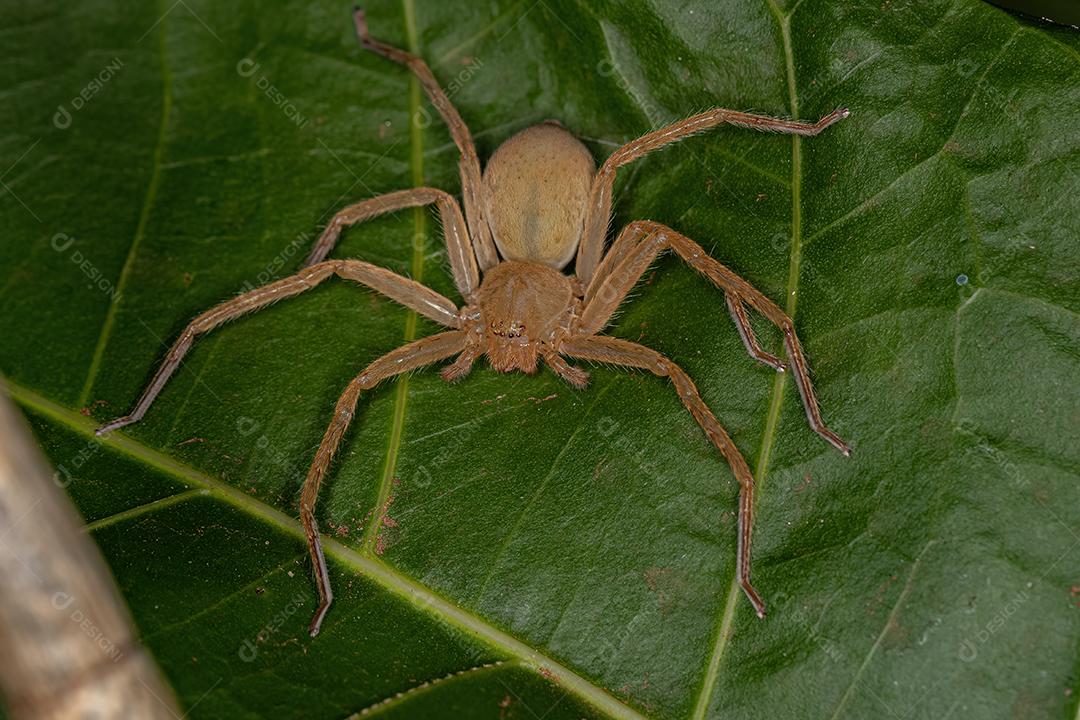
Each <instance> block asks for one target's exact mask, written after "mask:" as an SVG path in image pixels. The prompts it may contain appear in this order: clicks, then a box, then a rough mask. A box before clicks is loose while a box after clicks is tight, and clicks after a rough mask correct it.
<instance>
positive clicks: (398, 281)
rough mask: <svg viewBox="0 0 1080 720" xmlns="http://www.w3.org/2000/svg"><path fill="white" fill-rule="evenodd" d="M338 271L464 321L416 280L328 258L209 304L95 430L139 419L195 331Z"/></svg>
mask: <svg viewBox="0 0 1080 720" xmlns="http://www.w3.org/2000/svg"><path fill="white" fill-rule="evenodd" d="M335 274H336V275H338V276H339V277H342V278H345V279H347V280H354V281H356V282H358V283H361V284H362V285H366V286H368V287H369V288H371V289H372V290H375V291H376V292H379V293H382V294H383V295H386V296H387V297H389V298H390V299H391V300H394V301H396V302H398V303H401V304H402V305H404V306H405V307H407V308H410V309H412V310H415V311H416V312H418V313H420V314H421V315H423V316H425V317H427V318H430V319H432V320H434V321H435V322H437V323H440V324H442V325H446V326H448V327H454V328H456V327H459V326H460V325H461V320H460V318H458V312H457V308H456V307H455V306H454V303H452V302H450V301H449V300H448V299H446V298H445V297H443V296H442V295H440V294H439V293H437V292H435V291H434V290H431V289H430V288H428V287H425V286H424V285H421V284H420V283H418V282H415V281H413V280H409V279H408V278H404V277H402V276H400V275H397V274H396V273H393V272H390V271H389V270H386V269H385V268H381V267H378V266H376V265H372V264H371V263H366V262H362V261H360V260H327V261H326V262H321V263H319V264H317V265H312V266H311V267H309V268H305V269H304V270H301V271H300V272H298V273H297V274H295V275H290V276H289V277H286V278H282V279H281V280H277V281H275V282H272V283H269V284H267V285H263V286H262V287H258V288H255V289H254V290H250V291H248V292H246V293H243V294H242V295H238V296H236V297H235V298H233V299H232V300H228V301H226V302H223V303H221V304H220V305H216V306H214V307H212V308H210V309H209V310H207V311H206V312H204V313H203V314H201V315H199V316H198V317H196V318H195V319H194V320H192V321H191V323H190V324H189V325H188V326H187V327H186V328H185V329H184V332H182V333H181V334H180V337H179V338H178V339H177V341H176V342H175V343H174V344H173V346H172V347H171V348H169V352H168V353H167V354H166V355H165V360H164V361H163V362H162V363H161V367H159V368H158V371H157V372H156V373H155V374H154V377H153V379H152V380H151V381H150V384H149V385H148V386H147V387H146V390H144V391H143V394H142V396H141V397H140V398H139V400H138V402H136V403H135V407H134V408H133V409H132V411H131V413H130V414H128V415H124V416H123V417H119V418H116V419H115V420H112V421H110V422H107V423H105V424H104V425H102V426H101V427H99V428H98V429H97V434H98V435H103V434H105V433H107V432H109V431H111V430H116V429H117V428H121V427H124V426H125V425H130V424H132V423H134V422H138V421H139V420H141V419H142V417H143V415H145V414H146V411H147V410H148V409H149V408H150V405H151V404H152V403H153V402H154V399H155V398H156V397H157V396H158V393H160V392H161V390H162V388H164V387H165V383H167V382H168V381H169V378H170V377H172V374H173V373H174V372H175V371H176V368H178V367H179V366H180V361H181V360H183V358H184V355H186V354H187V352H188V351H189V350H190V349H191V346H192V345H193V344H194V343H195V338H196V337H197V336H199V335H202V334H203V333H207V332H209V331H211V330H213V329H214V328H216V327H217V326H219V325H221V324H223V323H226V322H228V321H229V320H233V319H235V318H238V317H240V316H241V315H244V314H245V313H249V312H252V311H254V310H261V309H262V308H264V307H266V306H267V305H270V304H272V303H275V302H277V301H278V300H282V299H284V298H288V297H293V296H294V295H299V294H300V293H302V292H304V291H305V290H310V289H311V288H313V287H315V286H316V285H318V284H319V283H321V282H322V281H323V280H326V279H327V278H329V277H330V276H332V275H335Z"/></svg>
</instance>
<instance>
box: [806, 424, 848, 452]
mask: <svg viewBox="0 0 1080 720" xmlns="http://www.w3.org/2000/svg"><path fill="white" fill-rule="evenodd" d="M813 429H814V432H816V433H817V434H818V435H820V436H821V437H822V439H823V440H825V442H827V443H829V444H830V445H832V446H833V447H834V448H836V449H837V450H839V451H840V452H841V453H843V454H844V457H851V447H849V446H848V444H847V443H846V442H844V441H843V440H841V439H840V436H839V435H837V434H836V433H834V432H833V431H832V430H830V429H829V428H827V427H825V426H824V425H822V426H820V427H814V428H813Z"/></svg>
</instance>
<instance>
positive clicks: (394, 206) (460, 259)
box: [304, 187, 480, 298]
mask: <svg viewBox="0 0 1080 720" xmlns="http://www.w3.org/2000/svg"><path fill="white" fill-rule="evenodd" d="M432 203H435V204H437V205H438V209H439V216H440V218H441V219H442V225H443V234H444V235H445V237H446V251H447V253H448V254H449V256H450V269H451V270H452V271H453V274H454V284H455V285H456V286H457V289H458V291H459V292H460V293H461V294H462V295H463V296H464V297H466V298H468V297H469V296H470V295H472V293H473V292H475V290H476V288H477V287H479V285H480V276H479V271H478V270H477V268H476V257H475V256H474V255H473V250H472V246H471V245H470V243H469V233H468V231H467V230H466V229H465V218H464V217H462V215H461V208H460V207H458V204H457V201H456V200H454V198H453V196H452V195H450V194H449V193H446V192H443V191H442V190H439V189H437V188H428V187H418V188H411V189H409V190H399V191H397V192H391V193H386V194H385V195H379V196H378V197H373V198H369V199H367V200H363V201H361V202H358V203H356V204H354V205H350V206H348V207H347V208H344V209H343V210H340V211H339V212H338V213H337V214H336V215H334V217H333V218H332V219H331V220H330V222H329V224H327V226H326V229H325V230H323V232H322V235H320V236H319V239H318V241H316V243H315V247H314V248H312V250H311V254H310V255H308V258H307V260H306V261H304V266H305V267H308V266H311V265H314V264H315V263H319V262H322V261H323V260H325V259H326V256H327V255H329V254H330V251H331V250H333V249H334V245H335V244H337V241H338V237H339V236H340V235H341V231H342V230H344V229H345V228H347V227H350V226H352V225H356V224H358V223H362V222H365V221H367V220H370V219H372V218H374V217H377V216H379V215H383V214H386V213H391V212H396V211H397V210H403V209H405V208H411V207H421V206H423V205H431V204H432Z"/></svg>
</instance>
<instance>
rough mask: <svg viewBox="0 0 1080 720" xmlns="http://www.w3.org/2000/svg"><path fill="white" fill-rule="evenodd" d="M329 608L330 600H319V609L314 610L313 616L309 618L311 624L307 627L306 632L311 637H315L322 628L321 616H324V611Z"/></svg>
mask: <svg viewBox="0 0 1080 720" xmlns="http://www.w3.org/2000/svg"><path fill="white" fill-rule="evenodd" d="M329 610H330V601H325V602H320V603H319V609H318V610H316V611H315V616H314V617H312V618H311V625H310V626H309V627H308V633H309V634H310V635H311V637H315V636H316V635H318V634H319V631H320V630H321V629H322V623H323V618H325V617H326V613H327V612H328V611H329Z"/></svg>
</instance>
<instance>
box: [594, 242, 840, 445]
mask: <svg viewBox="0 0 1080 720" xmlns="http://www.w3.org/2000/svg"><path fill="white" fill-rule="evenodd" d="M631 225H636V226H638V229H639V230H641V231H644V232H645V237H644V239H642V240H641V241H640V242H639V243H638V244H637V246H636V247H634V248H633V249H632V250H630V251H628V252H627V253H626V254H625V256H624V257H623V259H622V260H621V261H620V262H619V264H618V265H617V266H616V267H613V268H610V270H609V272H608V274H607V275H606V276H604V277H597V278H596V280H595V283H596V284H597V287H590V288H589V291H588V292H589V297H591V300H587V301H586V303H585V307H584V310H583V311H582V314H581V319H580V321H579V323H578V332H579V333H580V334H582V335H591V334H593V333H596V332H599V331H600V330H601V329H602V328H603V327H604V325H606V324H607V322H608V320H609V319H610V318H611V315H612V313H614V312H615V310H616V308H618V306H619V304H620V303H621V302H622V301H623V299H625V297H626V295H627V293H629V292H630V290H631V289H633V287H634V284H635V283H636V282H637V281H638V279H639V278H640V277H641V275H642V274H643V273H644V272H645V270H646V269H648V267H649V265H651V264H652V263H653V261H654V260H655V259H656V257H657V256H658V255H659V254H660V253H661V252H663V251H664V250H666V249H668V248H670V249H671V250H674V251H675V252H676V253H677V254H678V255H679V257H681V258H682V259H683V260H684V261H685V262H686V263H687V264H688V265H690V266H691V267H693V268H694V269H695V270H697V271H698V272H700V273H701V274H702V275H704V276H705V277H707V278H708V279H709V280H710V281H712V283H713V284H714V285H716V286H717V287H719V288H720V289H721V290H723V291H724V292H725V293H726V294H727V296H728V298H729V299H733V300H735V301H737V302H739V303H746V304H748V305H750V306H751V307H752V308H754V309H755V310H757V311H758V312H760V313H761V314H762V315H764V316H765V317H766V318H768V319H769V321H770V322H772V323H773V324H774V325H776V326H777V327H778V328H780V330H781V331H782V332H783V333H784V348H785V350H786V351H787V355H788V359H789V360H790V361H791V366H792V369H793V371H794V375H795V384H796V386H797V387H798V388H799V396H800V397H801V398H802V403H803V408H804V409H805V410H806V418H807V420H808V421H809V423H810V427H811V428H812V429H813V430H814V432H816V433H817V434H818V435H820V436H821V437H822V438H823V439H824V440H825V441H826V442H828V443H829V444H830V445H832V446H833V447H835V448H836V449H837V450H839V451H840V452H842V453H843V454H844V455H850V454H851V449H850V448H849V447H848V446H847V444H846V443H845V442H844V441H843V440H841V439H840V437H839V436H838V435H837V434H836V433H834V432H833V431H832V430H830V429H829V428H828V427H826V425H825V422H824V421H823V420H822V419H821V410H820V408H819V407H818V401H817V395H816V394H815V393H814V386H813V384H812V383H811V381H810V369H809V366H808V364H807V362H806V356H805V355H804V354H803V350H802V344H801V343H800V342H799V338H798V336H797V335H796V334H795V325H794V323H792V321H791V318H789V317H788V316H787V314H785V313H784V311H783V310H781V309H780V307H779V306H778V305H777V304H776V303H774V302H773V301H772V300H770V299H769V298H767V297H765V296H764V295H762V294H761V293H760V292H759V291H758V290H756V289H755V288H754V286H753V285H751V284H750V283H748V282H746V281H745V280H743V279H742V278H741V277H739V276H738V275H736V274H735V273H733V272H732V271H731V270H729V269H728V268H726V267H724V266H723V265H721V264H720V263H719V262H718V261H716V260H715V259H713V258H711V257H709V256H708V255H707V254H706V253H705V250H703V249H702V247H701V246H700V245H698V244H697V243H696V242H694V241H693V240H691V239H690V238H688V237H686V236H685V235H682V234H680V233H678V232H675V231H674V230H672V229H671V228H669V227H667V226H665V225H661V224H660V223H654V222H651V221H637V222H634V223H631ZM624 232H625V231H624ZM635 232H637V231H635ZM733 315H734V311H733ZM736 324H737V325H740V326H741V321H740V320H739V319H738V318H736ZM747 327H749V325H748V324H747ZM750 337H753V336H752V335H751V336H750ZM755 342H756V341H755ZM748 347H749V346H748ZM751 354H753V351H751ZM769 357H770V358H771V357H772V356H769ZM758 359H759V360H762V358H758ZM772 359H773V360H775V358H772ZM762 362H766V360H762ZM777 362H779V361H777ZM767 364H772V363H767Z"/></svg>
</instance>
